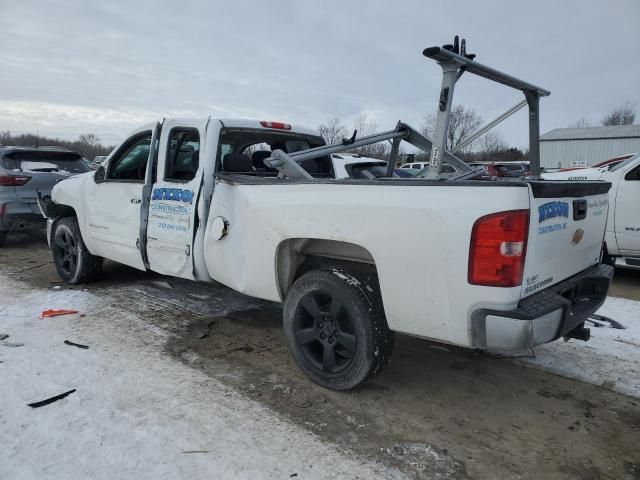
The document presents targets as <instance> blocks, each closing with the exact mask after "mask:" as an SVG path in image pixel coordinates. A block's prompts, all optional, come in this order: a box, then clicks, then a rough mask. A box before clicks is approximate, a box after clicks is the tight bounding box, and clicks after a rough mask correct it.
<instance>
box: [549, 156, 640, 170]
mask: <svg viewBox="0 0 640 480" xmlns="http://www.w3.org/2000/svg"><path fill="white" fill-rule="evenodd" d="M634 155H635V153H631V154H629V155H622V156H621V157H614V158H610V159H609V160H605V161H604V162H600V163H596V164H595V165H591V166H590V167H573V168H561V169H560V170H559V171H560V172H570V171H572V170H582V169H583V168H602V167H609V168H611V167H613V166H615V165H617V164H619V163H620V162H622V161H624V160H626V159H627V158H631V157H633V156H634ZM607 170H608V169H607Z"/></svg>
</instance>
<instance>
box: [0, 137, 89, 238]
mask: <svg viewBox="0 0 640 480" xmlns="http://www.w3.org/2000/svg"><path fill="white" fill-rule="evenodd" d="M88 171H89V167H87V165H86V163H85V162H84V161H83V160H82V157H81V156H80V155H79V154H77V153H75V152H72V151H69V150H66V149H64V148H52V147H46V148H32V147H0V246H2V245H3V244H4V242H5V240H6V238H7V235H8V234H9V233H11V232H16V231H20V230H25V229H26V228H28V227H29V226H31V225H33V224H37V223H40V224H42V223H43V218H42V214H41V212H40V210H39V208H38V204H37V202H36V199H37V193H38V192H40V193H41V194H42V195H50V194H51V189H52V188H53V186H54V185H55V184H56V183H57V182H59V181H60V180H63V179H65V178H68V177H69V176H71V175H74V174H78V173H85V172H88Z"/></svg>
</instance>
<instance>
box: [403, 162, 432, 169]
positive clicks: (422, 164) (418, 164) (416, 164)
mask: <svg viewBox="0 0 640 480" xmlns="http://www.w3.org/2000/svg"><path fill="white" fill-rule="evenodd" d="M428 166H429V162H410V163H403V164H402V165H400V168H413V169H415V170H422V169H423V168H427V167H428Z"/></svg>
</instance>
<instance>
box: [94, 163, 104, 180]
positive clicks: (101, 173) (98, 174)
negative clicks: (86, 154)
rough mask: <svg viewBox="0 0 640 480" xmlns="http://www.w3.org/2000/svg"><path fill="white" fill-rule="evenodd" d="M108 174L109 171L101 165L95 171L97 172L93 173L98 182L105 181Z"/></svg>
mask: <svg viewBox="0 0 640 480" xmlns="http://www.w3.org/2000/svg"><path fill="white" fill-rule="evenodd" d="M106 175H107V172H106V171H105V169H104V167H103V166H102V165H100V166H99V167H98V169H97V170H96V171H95V173H94V174H93V181H94V182H96V183H103V182H104V177H105V176H106Z"/></svg>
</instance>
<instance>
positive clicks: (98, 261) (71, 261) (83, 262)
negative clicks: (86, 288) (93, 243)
mask: <svg viewBox="0 0 640 480" xmlns="http://www.w3.org/2000/svg"><path fill="white" fill-rule="evenodd" d="M51 252H52V254H53V263H54V264H55V266H56V270H58V274H59V275H60V277H62V279H63V280H64V281H65V282H67V283H71V284H74V285H76V284H79V283H86V282H90V281H92V280H95V279H96V278H98V276H99V275H100V273H101V272H102V258H101V257H95V256H93V255H91V254H90V253H89V250H87V247H86V246H85V244H84V241H83V240H82V234H81V233H80V227H79V226H78V220H77V219H76V217H64V218H62V219H60V220H58V221H57V222H56V223H55V224H54V227H53V232H52V233H51Z"/></svg>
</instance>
